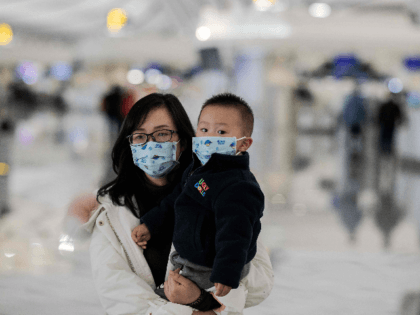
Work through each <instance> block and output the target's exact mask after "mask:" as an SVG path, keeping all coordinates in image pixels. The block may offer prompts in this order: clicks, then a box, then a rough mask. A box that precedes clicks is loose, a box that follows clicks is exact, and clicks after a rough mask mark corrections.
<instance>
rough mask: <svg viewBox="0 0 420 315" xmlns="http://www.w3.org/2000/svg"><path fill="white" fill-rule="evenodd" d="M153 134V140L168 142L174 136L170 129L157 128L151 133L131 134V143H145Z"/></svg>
mask: <svg viewBox="0 0 420 315" xmlns="http://www.w3.org/2000/svg"><path fill="white" fill-rule="evenodd" d="M149 136H151V138H152V139H151V141H156V142H167V141H170V140H171V138H172V132H171V131H170V130H157V131H155V132H153V133H151V134H145V133H135V134H132V135H131V143H132V144H143V143H146V142H147V141H148V140H150V139H148V137H149Z"/></svg>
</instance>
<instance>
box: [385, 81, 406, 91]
mask: <svg viewBox="0 0 420 315" xmlns="http://www.w3.org/2000/svg"><path fill="white" fill-rule="evenodd" d="M403 88H404V85H403V83H402V81H401V80H400V79H398V78H392V79H391V80H389V81H388V89H389V91H390V92H392V93H400V92H401V91H402V90H403Z"/></svg>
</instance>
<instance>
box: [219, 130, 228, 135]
mask: <svg viewBox="0 0 420 315" xmlns="http://www.w3.org/2000/svg"><path fill="white" fill-rule="evenodd" d="M217 133H218V134H220V135H224V134H225V133H226V131H224V130H219V131H218V132H217Z"/></svg>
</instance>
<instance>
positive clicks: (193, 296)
mask: <svg viewBox="0 0 420 315" xmlns="http://www.w3.org/2000/svg"><path fill="white" fill-rule="evenodd" d="M179 271H180V269H179V268H178V269H176V270H175V271H172V270H170V271H169V276H168V281H165V284H164V287H163V289H164V292H165V295H166V297H167V298H168V300H169V301H171V302H172V303H177V304H183V305H186V304H190V303H192V302H194V301H196V300H197V299H198V298H199V297H200V295H201V290H200V288H199V287H198V286H197V285H196V284H195V283H194V282H192V281H191V280H189V279H187V278H185V277H183V276H181V275H180V274H179ZM197 314H201V313H197ZM202 314H207V313H202ZM209 314H211V313H209Z"/></svg>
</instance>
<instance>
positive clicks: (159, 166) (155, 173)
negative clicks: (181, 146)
mask: <svg viewBox="0 0 420 315" xmlns="http://www.w3.org/2000/svg"><path fill="white" fill-rule="evenodd" d="M178 142H179V141H178ZM178 142H162V143H160V142H153V141H149V142H146V143H145V144H132V145H130V148H131V153H132V154H133V161H134V164H135V165H137V166H138V167H139V168H140V169H141V170H142V171H144V172H145V173H146V174H149V175H150V176H151V177H153V178H161V177H164V176H165V175H167V174H168V173H169V172H170V171H172V170H173V168H174V167H175V166H176V165H178V164H179V162H178V161H177V160H176V145H177V144H178Z"/></svg>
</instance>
